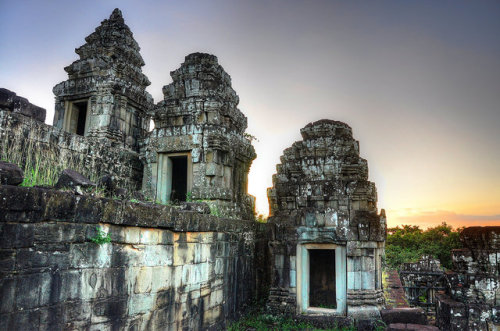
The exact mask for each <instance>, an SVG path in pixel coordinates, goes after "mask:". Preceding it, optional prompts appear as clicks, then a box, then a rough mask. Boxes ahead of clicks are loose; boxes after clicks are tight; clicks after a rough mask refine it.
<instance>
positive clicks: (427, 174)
mask: <svg viewBox="0 0 500 331" xmlns="http://www.w3.org/2000/svg"><path fill="white" fill-rule="evenodd" d="M116 7H118V8H120V9H121V10H122V13H123V16H124V19H125V22H126V24H127V25H128V26H129V27H130V28H131V30H132V32H133V33H134V37H135V39H136V40H137V42H138V43H139V46H140V47H141V54H142V56H143V58H144V60H145V63H146V65H145V66H144V67H143V72H144V73H145V74H146V75H147V76H148V77H149V79H150V81H151V82H152V84H151V85H150V86H149V87H148V89H147V90H148V91H149V92H150V93H151V95H152V96H153V98H154V100H155V103H156V102H159V101H161V100H162V98H163V95H162V92H161V88H162V87H163V86H164V85H167V84H169V83H170V82H171V81H172V80H171V78H170V71H173V70H175V69H177V68H178V67H179V66H180V64H181V63H182V62H183V61H184V57H185V56H186V55H188V54H190V53H192V52H206V53H212V54H214V55H216V56H217V57H218V59H219V63H220V64H221V65H222V66H223V67H224V69H225V70H226V72H228V73H229V74H230V75H231V77H232V85H233V88H234V89H235V90H236V92H237V93H238V95H239V97H240V104H239V108H240V110H241V111H242V112H243V113H244V114H245V115H246V116H247V118H248V129H247V132H248V133H250V134H252V135H254V136H256V137H257V138H258V141H255V142H254V146H255V149H256V152H257V155H258V157H257V159H256V160H255V161H254V162H253V164H252V167H251V170H250V174H249V193H250V194H252V195H254V196H256V198H257V209H258V211H259V212H260V213H263V214H267V212H268V203H267V197H266V188H267V187H270V186H271V185H272V182H271V177H272V174H273V173H275V172H276V164H278V163H279V162H280V161H279V157H280V156H281V155H282V152H283V150H284V149H285V148H287V147H289V146H291V145H292V143H293V142H294V141H297V140H300V139H301V137H300V128H302V127H304V126H305V125H306V124H307V123H309V122H312V121H316V120H319V119H323V118H328V119H333V120H340V121H343V122H346V123H348V124H349V125H350V126H351V127H352V129H353V134H354V138H355V139H357V140H359V142H360V150H361V156H362V157H363V158H365V159H367V160H368V166H369V170H370V174H369V179H370V180H371V181H373V182H375V184H376V185H377V190H378V207H379V209H381V208H384V209H385V210H386V213H387V217H388V225H389V226H396V225H400V224H411V225H419V226H421V227H424V228H425V227H428V226H434V225H438V224H440V223H441V222H443V221H446V222H447V223H448V224H451V225H453V226H455V227H457V226H475V225H500V133H499V132H500V19H499V17H500V2H498V1H486V0H485V1H460V0H457V1H451V0H450V1H444V0H443V1H436V0H429V1H427V0H419V1H401V0H397V1H389V0H380V1H356V0H353V1H334V0H327V1H320V0H310V1H295V0H283V1H262V0H254V1H234V0H211V1H208V0H203V1H202V0H200V1H191V0H183V1H148V0H142V1H127V0H120V1H114V0H104V1H103V0H99V1H94V0H86V1H76V0H72V1H67V0H51V1H40V0H38V1H25V0H17V1H9V0H0V87H4V88H7V89H10V90H12V91H14V92H16V93H17V94H18V95H20V96H23V97H26V98H28V99H29V100H30V102H32V103H34V104H36V105H38V106H41V107H44V108H45V109H47V120H46V122H47V123H52V118H53V114H54V96H53V93H52V87H53V86H54V85H56V84H57V83H59V82H61V81H63V80H66V79H67V75H66V73H65V71H64V70H63V68H64V67H65V66H67V65H69V64H71V63H72V62H73V61H75V60H76V59H77V58H78V57H77V55H76V54H75V53H74V49H75V48H77V47H79V46H81V45H83V44H84V42H85V41H84V38H85V37H86V36H87V35H89V34H90V33H92V32H93V31H94V29H95V28H96V27H97V26H98V25H99V24H100V22H101V21H102V20H103V19H106V18H108V17H109V15H110V14H111V12H112V11H113V9H114V8H116Z"/></svg>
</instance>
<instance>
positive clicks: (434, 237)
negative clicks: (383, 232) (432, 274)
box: [385, 223, 462, 269]
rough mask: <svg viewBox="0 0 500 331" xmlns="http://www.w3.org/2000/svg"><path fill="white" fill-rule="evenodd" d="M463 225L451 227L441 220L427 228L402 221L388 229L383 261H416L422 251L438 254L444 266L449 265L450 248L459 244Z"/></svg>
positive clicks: (393, 265)
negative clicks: (399, 224) (457, 227)
mask: <svg viewBox="0 0 500 331" xmlns="http://www.w3.org/2000/svg"><path fill="white" fill-rule="evenodd" d="M461 230H462V228H459V229H456V230H454V229H453V228H452V227H451V226H449V225H447V224H446V223H442V224H441V225H438V226H436V227H433V228H428V229H426V230H422V229H420V228H419V227H418V226H416V225H403V226H402V227H399V226H398V227H395V228H389V229H387V241H386V246H385V263H386V265H387V266H388V267H390V268H399V267H400V266H401V265H402V264H403V263H405V262H416V261H418V260H419V259H420V257H421V256H422V255H431V256H433V257H434V258H437V259H438V260H439V261H440V262H441V265H442V266H443V267H445V268H447V269H450V268H451V266H452V261H451V250H452V249H456V248H462V244H461V242H460V240H459V234H460V231H461Z"/></svg>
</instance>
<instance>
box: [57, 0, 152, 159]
mask: <svg viewBox="0 0 500 331" xmlns="http://www.w3.org/2000/svg"><path fill="white" fill-rule="evenodd" d="M85 41H86V43H85V44H84V45H83V46H81V47H79V48H77V49H76V50H75V51H76V53H77V54H78V55H79V56H80V59H79V60H76V61H75V62H73V63H72V64H71V65H69V66H67V67H66V68H64V70H66V72H67V73H68V80H66V81H64V82H61V83H59V84H57V85H56V86H55V87H54V89H53V92H54V94H55V96H56V106H55V114H54V126H56V127H59V128H62V129H63V130H66V131H69V132H72V133H75V134H79V135H83V136H91V137H99V138H107V139H110V140H112V141H116V142H118V143H123V145H124V146H126V147H129V148H131V149H134V150H138V140H139V139H140V138H143V137H144V135H145V133H146V131H147V129H148V128H149V121H150V120H149V119H148V118H147V116H146V112H147V110H148V109H150V108H151V107H152V106H153V98H152V97H151V95H150V94H149V93H148V92H146V90H145V89H146V87H147V86H148V85H150V82H149V80H148V78H147V77H146V76H145V75H144V74H143V73H142V69H141V67H142V66H144V60H143V59H142V57H141V55H140V53H139V50H140V48H139V45H138V44H137V42H136V41H135V40H134V36H133V34H132V32H131V31H130V29H129V27H128V26H127V25H126V24H125V22H124V20H123V17H122V13H121V11H120V10H119V9H115V10H114V11H113V13H112V14H111V16H110V17H109V19H107V20H104V21H102V23H101V25H100V26H99V27H97V28H96V30H95V31H94V32H93V33H92V34H90V35H89V36H87V37H86V38H85Z"/></svg>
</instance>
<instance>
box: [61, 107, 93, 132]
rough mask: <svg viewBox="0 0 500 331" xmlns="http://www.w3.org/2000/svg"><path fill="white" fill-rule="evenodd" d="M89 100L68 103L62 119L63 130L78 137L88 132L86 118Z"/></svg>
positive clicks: (88, 111)
mask: <svg viewBox="0 0 500 331" xmlns="http://www.w3.org/2000/svg"><path fill="white" fill-rule="evenodd" d="M88 101H89V100H88V99H84V100H78V101H68V102H67V103H66V113H65V117H64V125H63V129H64V130H65V131H68V132H71V133H75V134H77V135H80V136H86V135H87V132H88V117H89V114H90V110H89V102H88Z"/></svg>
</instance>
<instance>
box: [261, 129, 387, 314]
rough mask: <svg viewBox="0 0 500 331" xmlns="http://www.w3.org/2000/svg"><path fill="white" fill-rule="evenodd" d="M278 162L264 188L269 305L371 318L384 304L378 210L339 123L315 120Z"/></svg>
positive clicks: (355, 149) (362, 165) (382, 227)
mask: <svg viewBox="0 0 500 331" xmlns="http://www.w3.org/2000/svg"><path fill="white" fill-rule="evenodd" d="M301 134H302V138H303V140H302V141H298V142H295V143H294V144H293V145H292V146H291V147H290V148H287V149H285V150H284V152H283V156H281V164H279V165H278V166H277V174H275V175H274V176H273V187H272V188H270V189H268V197H269V204H270V216H271V217H270V223H272V224H274V225H275V227H276V231H275V238H274V241H273V243H272V244H271V247H272V250H271V253H272V255H273V257H272V259H271V261H274V264H273V266H272V274H271V275H272V277H271V278H272V279H273V281H272V285H271V286H272V287H271V293H270V294H271V295H270V298H269V306H270V307H271V308H274V309H276V310H286V311H288V312H293V313H298V314H327V315H328V314H330V315H346V314H348V315H352V316H357V317H371V316H376V315H378V314H379V308H380V307H381V306H382V304H383V300H384V299H383V292H382V278H381V272H382V269H381V256H382V255H383V252H384V242H385V235H386V220H385V212H384V210H382V211H381V213H380V214H378V212H377V192H376V188H375V184H374V183H372V182H369V181H368V165H367V162H366V160H364V159H362V158H361V157H360V156H359V143H358V142H357V141H356V140H354V139H353V137H352V129H351V128H350V127H349V126H348V125H347V124H345V123H342V122H337V121H332V120H320V121H317V122H314V123H310V124H308V125H306V126H305V127H304V128H303V129H301Z"/></svg>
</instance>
